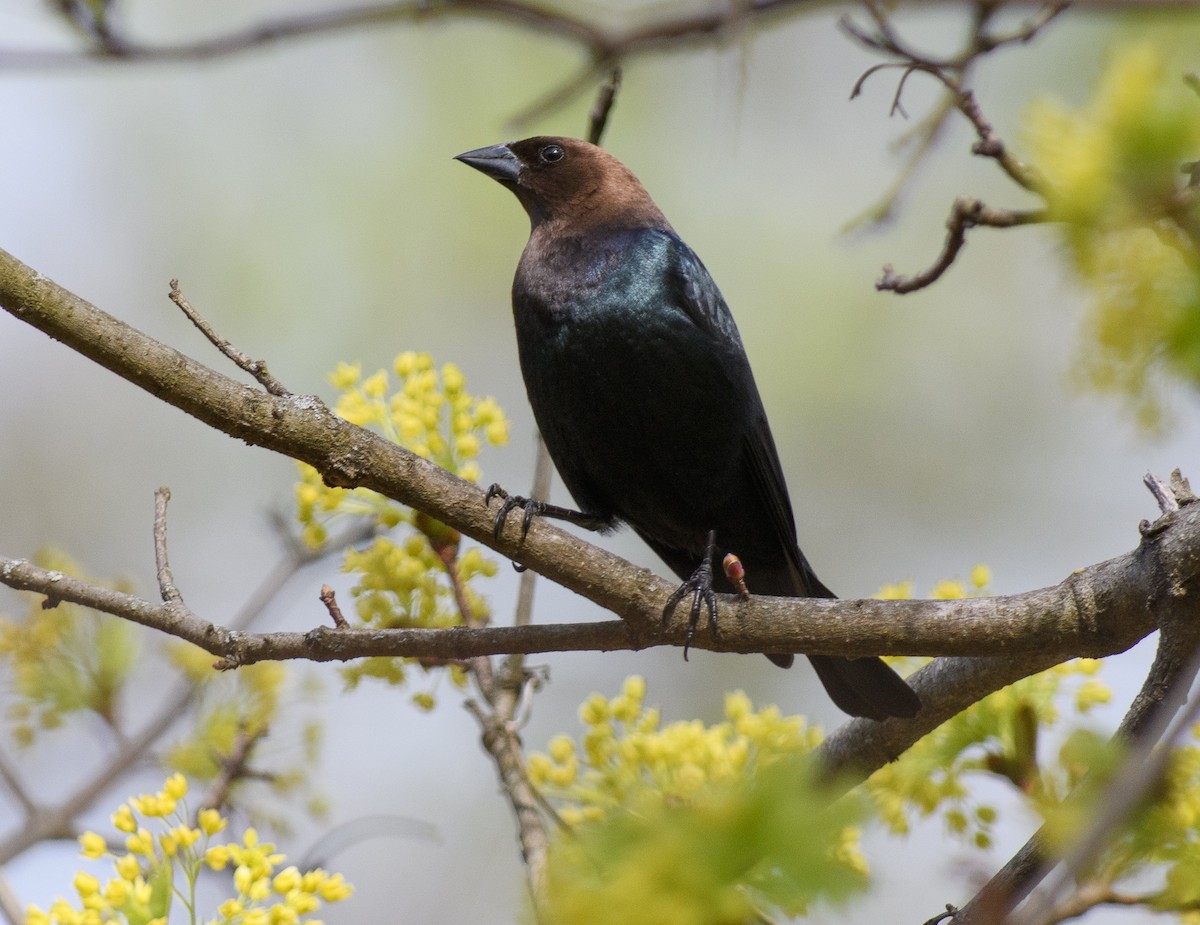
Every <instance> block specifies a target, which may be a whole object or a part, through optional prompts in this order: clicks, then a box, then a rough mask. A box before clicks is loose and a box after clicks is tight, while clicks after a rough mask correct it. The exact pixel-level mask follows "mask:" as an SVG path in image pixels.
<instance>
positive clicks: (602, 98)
mask: <svg viewBox="0 0 1200 925" xmlns="http://www.w3.org/2000/svg"><path fill="white" fill-rule="evenodd" d="M620 89H621V68H620V66H617V67H614V68H613V69H612V71H610V72H609V75H608V80H607V82H606V83H605V84H604V86H603V87H601V88H600V93H599V95H598V96H597V97H596V104H595V105H594V106H593V107H592V114H591V117H590V118H589V120H588V133H587V140H588V141H590V142H591V143H592V144H594V145H598V144H600V139H601V138H603V137H604V130H605V128H607V127H608V117H609V115H610V114H611V113H612V108H613V104H614V103H615V102H616V101H617V91H618V90H620ZM534 497H541V496H540V495H535V496H534Z"/></svg>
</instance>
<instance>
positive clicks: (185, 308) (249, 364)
mask: <svg viewBox="0 0 1200 925" xmlns="http://www.w3.org/2000/svg"><path fill="white" fill-rule="evenodd" d="M170 296H171V301H172V302H174V303H175V304H176V305H178V306H179V310H180V311H182V312H183V313H184V314H185V315H187V317H188V320H189V321H191V323H192V324H194V325H195V326H196V327H197V328H198V329H199V331H200V333H201V334H203V335H204V336H205V337H207V338H208V340H209V343H211V344H212V345H213V346H214V347H216V348H217V349H218V350H220V351H221V353H223V354H224V355H225V356H226V357H227V358H228V359H229V360H230V361H231V362H232V363H233V364H234V365H235V366H236V367H237V368H238V369H240V370H242V371H243V372H247V373H249V374H250V375H251V376H253V377H254V378H255V380H256V381H257V382H258V384H259V385H261V386H262V387H263V388H264V389H266V390H267V391H268V392H270V393H271V394H272V395H278V396H281V397H286V396H288V395H290V394H291V393H290V392H289V391H288V390H287V389H286V388H285V387H284V385H283V383H282V382H280V381H279V380H278V379H276V378H275V377H274V376H272V375H271V374H270V373H269V372H268V371H267V364H266V361H265V360H252V359H250V357H249V356H247V355H246V354H245V353H243V352H242V351H241V350H239V349H238V348H237V347H235V346H234V345H233V344H232V343H230V342H229V341H227V340H226V339H225V338H224V337H222V336H221V335H220V334H218V333H217V332H216V330H215V329H214V328H213V326H212V325H211V324H209V323H208V321H206V320H205V319H204V318H203V317H202V316H201V315H200V313H199V312H197V311H196V310H195V309H194V308H192V305H191V303H190V302H189V301H188V300H187V297H186V296H184V294H183V293H182V292H181V291H180V289H179V280H177V279H173V280H171V292H170Z"/></svg>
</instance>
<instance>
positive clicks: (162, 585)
mask: <svg viewBox="0 0 1200 925" xmlns="http://www.w3.org/2000/svg"><path fill="white" fill-rule="evenodd" d="M170 500H171V489H169V488H167V487H166V486H165V485H163V486H162V487H161V488H159V489H158V490H157V491H156V492H154V563H155V566H156V573H157V575H158V592H159V594H161V595H162V599H163V601H164V602H165V603H168V604H182V603H183V595H182V594H180V593H179V588H177V587H176V586H175V576H174V575H172V574H171V564H170V562H169V560H168V559H167V502H168V501H170Z"/></svg>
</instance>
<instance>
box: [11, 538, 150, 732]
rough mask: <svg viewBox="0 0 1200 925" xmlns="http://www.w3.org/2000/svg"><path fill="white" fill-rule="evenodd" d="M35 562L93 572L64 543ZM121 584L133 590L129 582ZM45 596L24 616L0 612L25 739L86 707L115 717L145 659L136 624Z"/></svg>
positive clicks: (78, 573) (16, 720)
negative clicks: (49, 603)
mask: <svg viewBox="0 0 1200 925" xmlns="http://www.w3.org/2000/svg"><path fill="white" fill-rule="evenodd" d="M34 562H35V563H36V564H37V565H39V566H41V567H42V568H44V569H47V570H49V571H51V572H56V573H60V574H62V575H64V576H71V577H80V578H83V577H88V576H86V575H84V574H83V572H82V570H81V569H80V567H79V566H78V565H77V564H76V563H75V562H73V561H72V560H71V559H70V558H69V557H68V556H66V555H64V554H63V553H61V552H58V551H56V550H43V551H42V552H39V553H38V554H37V556H35V557H34ZM93 581H94V579H93ZM95 583H96V584H105V583H104V582H98V581H97V582H95ZM115 587H116V588H117V589H118V590H122V591H127V590H129V588H128V586H127V585H125V584H120V583H118V584H116V585H115ZM43 601H45V598H44V597H43V596H42V595H37V596H36V597H35V599H34V600H33V602H32V603H31V604H30V606H29V610H28V611H27V612H26V615H25V617H24V618H23V619H21V620H10V619H8V618H4V617H0V665H3V666H4V667H3V673H4V674H5V676H6V677H7V678H8V679H10V680H9V682H8V683H9V684H10V685H11V688H12V690H13V692H14V693H15V694H16V695H17V697H18V699H17V700H16V701H15V702H14V703H12V704H11V705H10V706H9V707H8V709H7V710H6V715H7V717H8V719H9V720H10V721H11V722H12V723H13V727H12V731H13V735H14V737H15V738H16V740H17V742H18V743H19V744H21V745H29V744H30V743H31V742H32V741H33V739H34V737H35V731H36V729H37V728H39V727H40V728H42V729H53V728H56V727H58V726H59V725H61V724H62V722H63V719H64V718H65V716H66V715H67V714H69V713H73V712H76V711H79V710H89V711H91V712H93V713H95V714H96V715H98V716H99V717H100V718H101V719H102V720H103V721H104V722H106V723H111V722H113V720H114V719H115V716H116V707H117V702H118V699H119V695H120V693H121V690H122V689H123V687H124V685H125V683H126V681H127V680H128V677H129V675H130V673H131V671H132V669H133V666H134V665H135V664H136V662H137V653H138V639H137V631H136V630H135V629H134V628H133V626H132V624H130V623H128V622H127V621H125V620H120V619H118V618H116V617H111V616H108V615H106V614H100V613H96V612H95V611H89V610H86V609H84V608H82V607H79V606H77V605H75V604H68V603H66V602H59V604H58V606H56V607H54V608H51V609H47V608H45V607H43V606H42V603H43Z"/></svg>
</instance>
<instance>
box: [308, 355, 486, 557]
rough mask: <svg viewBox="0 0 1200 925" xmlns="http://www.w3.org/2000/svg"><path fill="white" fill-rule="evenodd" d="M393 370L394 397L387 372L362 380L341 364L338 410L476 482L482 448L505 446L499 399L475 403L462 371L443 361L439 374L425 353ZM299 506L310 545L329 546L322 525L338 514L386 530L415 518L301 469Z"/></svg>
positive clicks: (402, 359)
mask: <svg viewBox="0 0 1200 925" xmlns="http://www.w3.org/2000/svg"><path fill="white" fill-rule="evenodd" d="M393 369H394V371H395V373H396V375H397V376H398V377H399V378H400V384H399V387H398V388H397V389H395V390H394V391H393V390H392V386H391V381H390V377H389V375H388V373H387V371H386V370H382V369H381V370H378V371H376V372H375V373H373V374H371V375H370V376H368V377H367V378H365V379H364V378H363V376H362V367H361V366H360V365H359V364H357V363H353V364H352V363H340V364H339V365H338V367H337V369H336V370H334V371H333V373H332V374H331V375H330V377H329V381H330V382H331V383H332V384H333V385H334V387H335V388H337V389H338V390H339V391H340V392H341V395H340V396H339V397H338V400H337V404H336V405H335V407H334V410H335V412H336V413H337V414H338V415H340V416H341V417H343V418H345V419H346V420H347V421H350V422H351V423H353V424H358V425H359V426H360V427H370V428H374V429H375V430H377V431H379V433H381V434H382V435H383V436H384V437H386V438H387V439H389V440H391V441H392V442H393V443H397V444H399V445H400V446H403V447H405V448H407V449H409V450H412V452H414V453H416V454H417V455H418V456H422V457H424V458H425V459H429V460H432V461H433V462H435V463H437V464H438V465H439V466H441V467H442V468H444V469H448V470H449V471H451V472H453V473H455V474H456V475H458V476H460V477H461V478H464V479H466V480H467V481H469V482H476V481H478V480H479V464H478V462H476V457H477V456H478V455H479V451H480V448H481V447H482V445H483V444H484V443H490V444H492V445H493V446H502V445H504V444H505V443H507V442H508V420H507V419H506V418H505V416H504V412H503V411H501V410H500V406H499V405H498V404H497V403H496V400H495V399H494V398H490V397H489V398H476V397H475V396H474V395H472V394H471V393H470V392H468V391H467V387H466V386H467V383H466V379H465V377H464V376H463V374H462V371H461V370H460V369H459V368H458V367H457V366H455V365H454V364H453V363H446V364H445V365H443V366H442V368H441V370H440V371H439V370H437V369H435V368H434V363H433V358H432V357H431V356H430V355H429V354H427V353H413V352H411V351H410V352H406V353H402V354H400V355H399V356H398V357H396V359H395V362H394V363H393ZM296 505H297V511H298V517H299V519H300V522H301V524H303V527H304V538H305V540H306V541H307V542H309V543H310V544H312V545H313V546H319V545H320V544H321V543H322V542H324V540H325V537H326V530H325V524H326V523H327V522H328V521H329V519H331V518H332V517H333V516H336V515H347V514H348V515H355V516H367V517H372V518H375V519H376V520H378V521H379V523H380V526H382V527H385V528H390V527H394V526H396V525H397V524H399V523H401V522H402V521H406V520H409V519H410V518H411V512H409V511H407V510H406V509H405V508H403V507H401V506H399V505H397V504H395V503H394V502H392V501H388V500H387V499H386V498H383V497H381V496H379V495H377V494H376V493H374V492H372V491H368V490H366V489H345V488H330V487H328V486H327V485H324V484H323V483H322V482H321V478H320V476H319V475H318V474H317V472H316V470H314V469H313V468H312V467H311V466H307V465H304V464H301V465H300V482H299V483H298V484H297V485H296Z"/></svg>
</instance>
